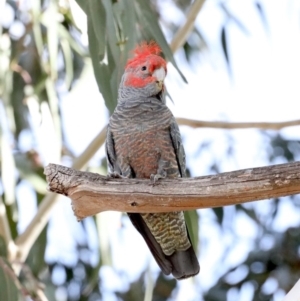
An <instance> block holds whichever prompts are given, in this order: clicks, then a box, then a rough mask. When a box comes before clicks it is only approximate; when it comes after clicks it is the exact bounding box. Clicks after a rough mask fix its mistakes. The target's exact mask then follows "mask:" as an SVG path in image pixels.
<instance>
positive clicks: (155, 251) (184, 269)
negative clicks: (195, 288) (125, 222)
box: [128, 213, 200, 279]
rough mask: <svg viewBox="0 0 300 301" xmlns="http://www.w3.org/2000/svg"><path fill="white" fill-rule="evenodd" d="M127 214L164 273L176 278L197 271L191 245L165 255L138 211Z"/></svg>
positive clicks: (189, 275)
mask: <svg viewBox="0 0 300 301" xmlns="http://www.w3.org/2000/svg"><path fill="white" fill-rule="evenodd" d="M128 216H129V218H130V220H131V222H132V224H133V225H134V226H135V228H136V229H137V230H138V231H139V232H140V234H141V235H142V236H143V238H144V240H145V241H146V243H147V245H148V247H149V249H150V251H151V253H152V255H153V257H154V258H155V260H156V262H157V264H158V265H159V267H160V268H161V270H162V272H163V273H164V274H165V275H169V274H170V273H172V274H173V276H174V277H175V278H177V279H185V278H188V277H191V276H194V275H196V274H198V273H199V270H200V266H199V263H198V259H197V257H196V254H195V252H194V249H193V247H192V246H191V247H190V248H188V249H187V250H186V251H177V252H175V253H174V254H172V255H171V256H166V255H165V254H164V253H163V251H162V249H161V247H160V245H159V244H158V243H157V241H156V240H155V238H154V237H153V235H152V233H151V232H150V230H149V228H148V227H147V225H146V223H145V221H144V220H143V218H142V216H141V215H140V214H139V213H128Z"/></svg>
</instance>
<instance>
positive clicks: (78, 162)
mask: <svg viewBox="0 0 300 301" xmlns="http://www.w3.org/2000/svg"><path fill="white" fill-rule="evenodd" d="M105 137H106V127H104V128H103V129H102V130H101V132H100V133H99V134H98V135H97V136H96V137H95V139H94V140H93V141H92V142H91V143H90V144H89V146H88V147H87V148H86V149H85V150H84V152H83V153H82V154H81V155H80V156H79V157H78V158H77V159H75V160H74V162H73V165H72V167H73V168H76V169H81V168H83V167H84V166H85V164H87V162H88V161H89V160H90V159H91V158H92V157H93V155H94V154H95V153H96V152H97V150H98V149H99V148H100V147H101V146H102V144H103V143H104V141H105ZM57 200H58V198H57V195H55V194H52V193H48V194H47V195H45V197H44V198H43V200H42V202H41V205H40V206H39V209H38V212H37V214H36V215H35V216H34V218H33V219H32V221H31V222H30V224H29V225H28V226H27V228H26V230H25V231H24V232H23V233H22V234H21V235H20V236H19V237H17V239H16V246H17V247H18V249H19V252H18V255H17V256H18V258H17V260H19V261H20V262H23V261H25V259H26V258H27V255H28V253H29V251H30V249H31V247H32V245H33V244H34V242H35V240H36V239H37V238H38V236H39V235H40V233H41V232H42V231H43V229H44V227H45V225H46V224H47V222H48V220H49V218H50V213H51V210H52V208H53V207H54V205H55V204H56V202H57Z"/></svg>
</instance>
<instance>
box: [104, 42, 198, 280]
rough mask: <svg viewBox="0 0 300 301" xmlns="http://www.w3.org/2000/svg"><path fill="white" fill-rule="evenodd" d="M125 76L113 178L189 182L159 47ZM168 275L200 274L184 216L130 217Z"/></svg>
mask: <svg viewBox="0 0 300 301" xmlns="http://www.w3.org/2000/svg"><path fill="white" fill-rule="evenodd" d="M133 53H134V56H133V58H131V59H129V60H128V62H127V64H126V67H125V73H124V75H123V77H122V80H121V83H120V87H119V93H118V104H117V107H116V109H115V111H114V113H113V114H112V116H111V117H110V120H109V125H108V129H107V140H106V153H107V160H108V165H109V168H110V170H111V172H112V174H114V175H120V176H123V177H129V178H147V179H151V180H152V181H154V182H156V181H157V180H158V179H160V178H165V177H167V178H177V177H185V174H186V169H185V153H184V149H183V145H182V142H181V137H180V132H179V128H178V125H177V123H176V120H175V118H174V116H173V115H172V113H171V111H170V110H169V109H168V107H167V106H166V104H165V101H164V98H163V93H164V79H165V76H166V73H167V68H166V61H165V60H164V59H163V58H162V57H161V56H159V54H160V53H161V49H160V47H159V46H158V45H157V44H156V43H155V42H150V43H146V42H143V43H141V44H140V45H138V46H137V47H136V48H135V49H134V52H133ZM128 216H129V218H130V220H131V222H132V223H133V225H134V226H135V228H136V229H137V230H138V231H139V233H140V234H141V235H142V236H143V238H144V239H145V241H146V243H147V245H148V247H149V249H150V251H151V253H152V254H153V256H154V258H155V260H156V262H157V263H158V265H159V266H160V268H161V270H162V271H163V273H164V274H166V275H169V274H170V273H172V274H173V276H174V277H175V278H177V279H184V278H187V277H191V276H193V275H196V274H197V273H198V272H199V269H200V267H199V263H198V260H197V257H196V255H195V252H194V249H193V247H192V244H191V240H190V238H189V234H188V230H187V227H186V223H185V220H184V215H183V212H182V211H180V212H169V213H128Z"/></svg>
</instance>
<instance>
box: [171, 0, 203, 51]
mask: <svg viewBox="0 0 300 301" xmlns="http://www.w3.org/2000/svg"><path fill="white" fill-rule="evenodd" d="M204 1H205V0H195V1H194V2H193V4H192V5H191V8H190V10H189V12H188V14H187V16H186V22H185V24H184V25H183V26H182V27H181V28H180V29H179V30H178V31H177V32H176V34H175V36H174V38H173V40H172V42H171V44H170V48H171V50H172V52H173V53H174V52H176V51H177V50H178V49H179V48H180V47H181V46H182V45H183V44H184V43H185V41H186V39H187V38H188V35H189V34H190V33H191V31H192V30H193V28H194V24H195V20H196V17H197V16H198V14H199V12H200V10H201V8H202V6H203V3H204Z"/></svg>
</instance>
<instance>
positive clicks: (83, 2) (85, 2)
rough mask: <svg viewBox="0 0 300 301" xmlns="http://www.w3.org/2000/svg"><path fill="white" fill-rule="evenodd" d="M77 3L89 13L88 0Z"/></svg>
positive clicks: (80, 0) (77, 0)
mask: <svg viewBox="0 0 300 301" xmlns="http://www.w3.org/2000/svg"><path fill="white" fill-rule="evenodd" d="M75 1H76V2H77V4H78V5H79V6H80V8H81V9H82V10H83V11H84V12H85V13H87V11H88V8H87V5H88V2H89V1H86V0H75Z"/></svg>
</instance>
